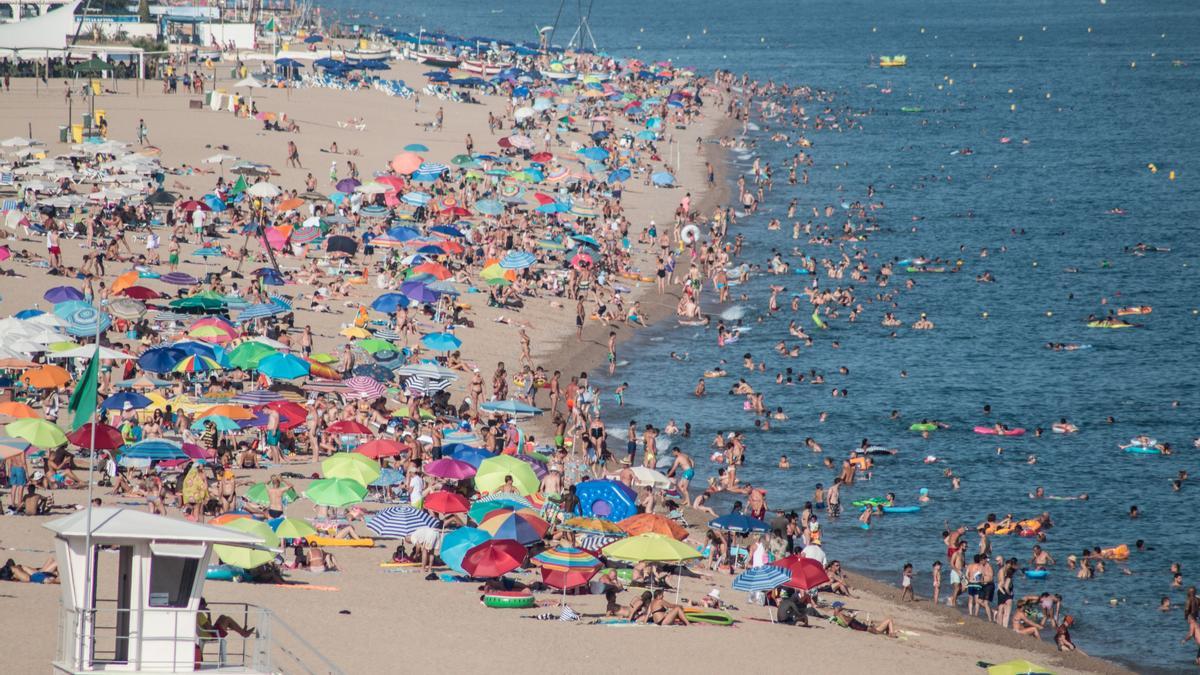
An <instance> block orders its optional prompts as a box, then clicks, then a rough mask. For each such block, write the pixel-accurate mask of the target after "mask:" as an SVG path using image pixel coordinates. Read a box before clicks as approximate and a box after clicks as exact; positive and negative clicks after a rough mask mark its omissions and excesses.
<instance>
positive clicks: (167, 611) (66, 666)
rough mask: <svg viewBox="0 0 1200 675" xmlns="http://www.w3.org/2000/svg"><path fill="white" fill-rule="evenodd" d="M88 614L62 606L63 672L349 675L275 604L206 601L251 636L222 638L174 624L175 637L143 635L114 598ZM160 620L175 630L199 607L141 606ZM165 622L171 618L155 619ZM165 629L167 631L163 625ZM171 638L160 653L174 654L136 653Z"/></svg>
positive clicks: (59, 660)
mask: <svg viewBox="0 0 1200 675" xmlns="http://www.w3.org/2000/svg"><path fill="white" fill-rule="evenodd" d="M97 604H100V605H114V606H107V607H104V606H102V607H98V608H96V609H94V610H92V611H90V612H87V611H84V610H70V609H67V608H65V607H61V608H60V609H59V634H58V635H59V639H58V646H57V649H56V652H55V660H54V665H55V667H56V670H57V671H58V672H69V673H89V672H104V671H110V672H112V671H121V670H126V671H128V670H135V672H137V671H145V672H166V673H171V672H197V671H203V672H210V673H307V674H308V675H344V673H343V671H342V670H341V669H340V668H338V667H337V666H336V665H335V664H334V663H333V662H331V661H330V660H329V659H328V658H326V657H325V656H324V655H323V654H321V653H320V652H319V651H317V649H316V648H315V647H313V646H312V644H310V643H309V642H308V641H307V640H305V639H304V638H302V637H301V636H300V634H299V633H297V632H296V631H295V630H294V629H293V628H292V627H291V626H289V625H288V624H287V623H286V622H284V621H283V620H282V619H280V618H279V617H277V616H275V615H274V613H272V612H271V610H269V609H266V608H264V607H258V606H256V605H251V604H248V603H242V602H213V603H209V605H208V613H209V615H210V616H211V622H212V623H213V624H215V623H216V622H217V620H218V617H220V616H222V615H224V616H228V617H230V618H232V619H233V620H234V621H236V622H237V623H238V625H240V626H244V627H247V628H249V629H252V630H253V631H254V632H253V634H251V635H249V636H247V637H242V636H241V635H238V634H237V633H234V632H227V634H226V635H224V636H220V635H218V634H216V632H215V629H214V632H211V633H209V634H207V635H203V636H201V637H199V638H196V639H185V638H180V637H177V636H178V635H180V633H183V634H187V633H188V631H186V630H184V631H179V630H172V631H170V635H167V636H164V637H155V636H150V635H146V634H141V635H139V634H138V631H139V630H140V627H139V625H138V623H137V622H138V616H137V614H138V610H132V609H121V608H118V607H116V606H115V604H116V603H115V601H107V602H106V601H103V600H101V601H98V603H97ZM141 612H143V613H146V614H149V613H154V614H156V615H158V617H159V618H161V617H162V616H163V615H166V616H167V617H169V619H167V620H169V621H171V622H172V626H173V627H174V628H180V627H186V626H188V625H189V624H190V625H193V626H194V625H196V615H197V612H196V611H194V610H187V609H173V608H153V609H146V610H141ZM156 623H157V624H158V625H160V626H163V625H165V624H166V621H156ZM89 625H91V626H92V630H91V634H92V636H93V638H92V639H91V640H90V641H88V642H87V643H86V644H89V645H90V653H86V654H85V653H83V649H84V648H83V647H82V646H81V644H84V642H83V641H82V640H81V639H80V637H81V631H83V630H86V628H87V626H89ZM164 632H166V631H164ZM138 643H140V644H142V645H146V644H151V643H157V646H163V643H174V644H172V645H171V646H170V647H171V648H165V649H153V650H149V651H153V652H155V653H171V654H174V655H175V657H174V658H173V659H171V658H167V659H159V660H154V659H146V658H143V657H142V655H141V654H135V653H133V652H134V650H135V648H136V645H137V644H138Z"/></svg>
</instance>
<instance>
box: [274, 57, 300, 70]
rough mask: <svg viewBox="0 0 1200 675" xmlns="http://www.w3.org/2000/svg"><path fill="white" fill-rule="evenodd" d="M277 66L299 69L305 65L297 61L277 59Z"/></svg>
mask: <svg viewBox="0 0 1200 675" xmlns="http://www.w3.org/2000/svg"><path fill="white" fill-rule="evenodd" d="M275 65H277V66H279V67H281V68H299V67H301V66H303V65H304V64H303V63H300V62H299V61H297V60H296V59H286V58H285V59H275Z"/></svg>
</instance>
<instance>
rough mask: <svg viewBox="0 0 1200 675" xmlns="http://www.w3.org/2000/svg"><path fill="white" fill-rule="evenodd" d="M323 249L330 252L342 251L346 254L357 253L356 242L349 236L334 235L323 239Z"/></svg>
mask: <svg viewBox="0 0 1200 675" xmlns="http://www.w3.org/2000/svg"><path fill="white" fill-rule="evenodd" d="M325 250H326V251H328V252H330V253H344V254H346V255H354V254H356V253H358V242H356V241H354V240H353V239H351V238H350V237H345V236H341V235H339V236H336V237H330V238H328V239H326V240H325Z"/></svg>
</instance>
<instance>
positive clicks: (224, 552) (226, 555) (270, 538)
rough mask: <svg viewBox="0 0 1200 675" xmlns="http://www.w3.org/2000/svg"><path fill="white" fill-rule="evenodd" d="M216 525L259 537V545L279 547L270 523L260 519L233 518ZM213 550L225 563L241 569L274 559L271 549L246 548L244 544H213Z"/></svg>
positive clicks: (276, 536)
mask: <svg viewBox="0 0 1200 675" xmlns="http://www.w3.org/2000/svg"><path fill="white" fill-rule="evenodd" d="M218 527H223V528H226V529H229V530H236V531H237V532H244V533H246V534H249V535H253V536H255V537H259V538H260V539H261V540H262V541H261V545H262V546H264V547H266V548H279V535H277V534H275V531H274V530H272V529H271V526H270V525H268V524H266V523H264V522H263V521H261V520H254V519H253V518H235V519H233V520H230V521H229V522H227V523H224V524H222V525H219V526H218ZM213 552H215V553H216V554H217V556H218V557H219V558H220V559H221V562H223V563H225V564H226V565H233V566H234V567H241V568H243V569H253V568H255V567H258V566H259V565H265V564H267V563H269V562H271V561H272V560H274V559H275V553H274V552H272V551H264V550H261V549H257V548H247V547H245V546H230V545H228V544H215V545H213Z"/></svg>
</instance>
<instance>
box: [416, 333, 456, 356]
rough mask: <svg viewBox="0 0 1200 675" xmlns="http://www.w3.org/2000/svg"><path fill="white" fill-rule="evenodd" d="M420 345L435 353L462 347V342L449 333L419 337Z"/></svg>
mask: <svg viewBox="0 0 1200 675" xmlns="http://www.w3.org/2000/svg"><path fill="white" fill-rule="evenodd" d="M421 344H423V345H425V346H426V347H427V348H429V349H432V350H433V351H435V352H449V351H453V350H455V349H458V348H459V347H461V346H462V340H460V339H458V338H457V337H455V336H454V335H452V334H450V333H429V334H427V335H423V336H421Z"/></svg>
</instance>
